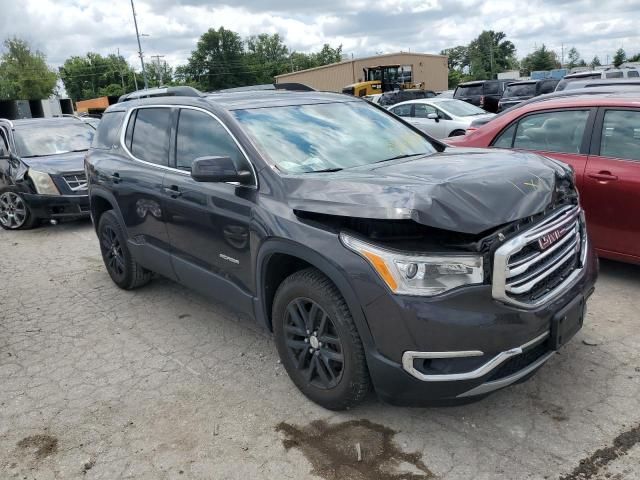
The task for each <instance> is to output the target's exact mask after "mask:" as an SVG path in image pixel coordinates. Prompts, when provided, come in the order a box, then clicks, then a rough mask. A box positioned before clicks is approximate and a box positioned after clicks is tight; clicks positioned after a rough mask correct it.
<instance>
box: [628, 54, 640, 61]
mask: <svg viewBox="0 0 640 480" xmlns="http://www.w3.org/2000/svg"><path fill="white" fill-rule="evenodd" d="M627 61H628V62H640V53H636V54H635V55H634V56H633V57H629V58H628V59H627Z"/></svg>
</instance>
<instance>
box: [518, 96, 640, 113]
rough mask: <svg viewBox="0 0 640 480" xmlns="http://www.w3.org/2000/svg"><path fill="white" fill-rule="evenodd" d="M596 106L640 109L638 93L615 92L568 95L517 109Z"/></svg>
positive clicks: (522, 110)
mask: <svg viewBox="0 0 640 480" xmlns="http://www.w3.org/2000/svg"><path fill="white" fill-rule="evenodd" d="M598 106H603V107H606V106H636V107H640V92H637V91H635V92H615V93H605V94H601V95H590V94H588V93H585V94H584V95H570V96H564V97H558V98H550V99H548V100H545V101H541V102H533V103H530V104H527V105H524V106H522V107H520V108H518V109H517V110H518V111H521V112H524V111H525V109H526V110H538V109H545V110H546V109H550V108H558V107H598Z"/></svg>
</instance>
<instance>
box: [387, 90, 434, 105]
mask: <svg viewBox="0 0 640 480" xmlns="http://www.w3.org/2000/svg"><path fill="white" fill-rule="evenodd" d="M435 96H436V93H435V92H434V91H432V90H421V89H418V88H407V89H405V90H394V91H393V92H385V93H383V94H382V95H381V96H380V99H379V100H378V105H382V106H384V107H388V106H390V105H395V104H396V103H400V102H405V101H407V100H414V99H416V98H433V97H435Z"/></svg>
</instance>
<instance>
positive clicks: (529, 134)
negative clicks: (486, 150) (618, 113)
mask: <svg viewBox="0 0 640 480" xmlns="http://www.w3.org/2000/svg"><path fill="white" fill-rule="evenodd" d="M588 117H589V110H567V111H553V112H542V113H536V114H533V115H527V116H526V117H524V118H523V119H521V120H520V121H519V122H518V126H517V130H516V133H515V138H514V141H513V148H521V149H525V150H543V151H549V152H558V153H580V147H581V145H582V137H583V136H584V130H585V127H586V125H587V119H588ZM505 133H506V132H505ZM494 146H495V145H494Z"/></svg>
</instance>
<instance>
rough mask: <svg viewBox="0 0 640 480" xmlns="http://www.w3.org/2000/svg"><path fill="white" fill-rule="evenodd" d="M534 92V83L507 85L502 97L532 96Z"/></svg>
mask: <svg viewBox="0 0 640 480" xmlns="http://www.w3.org/2000/svg"><path fill="white" fill-rule="evenodd" d="M535 94H536V84H535V83H525V84H521V85H509V86H508V87H507V88H506V90H505V91H504V94H503V96H504V97H533V96H534V95H535Z"/></svg>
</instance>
